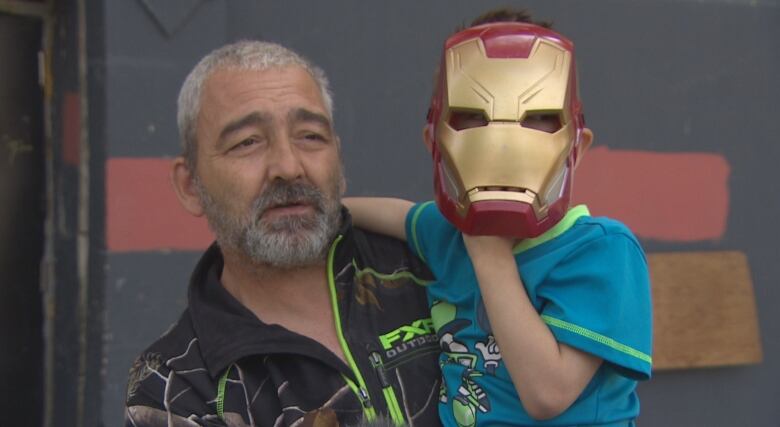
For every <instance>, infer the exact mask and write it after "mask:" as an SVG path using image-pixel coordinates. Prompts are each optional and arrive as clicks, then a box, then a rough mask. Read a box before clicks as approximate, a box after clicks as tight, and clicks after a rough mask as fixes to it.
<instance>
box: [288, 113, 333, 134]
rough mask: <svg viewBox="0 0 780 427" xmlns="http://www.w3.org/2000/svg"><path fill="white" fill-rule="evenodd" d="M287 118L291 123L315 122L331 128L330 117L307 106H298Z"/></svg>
mask: <svg viewBox="0 0 780 427" xmlns="http://www.w3.org/2000/svg"><path fill="white" fill-rule="evenodd" d="M287 120H288V121H289V122H290V123H296V122H315V123H319V124H321V125H323V126H325V127H326V128H328V129H331V123H330V119H329V118H328V117H327V116H325V115H324V114H320V113H315V112H314V111H311V110H307V109H305V108H296V109H294V110H292V111H290V112H289V113H288V115H287Z"/></svg>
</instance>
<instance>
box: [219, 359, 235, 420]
mask: <svg viewBox="0 0 780 427" xmlns="http://www.w3.org/2000/svg"><path fill="white" fill-rule="evenodd" d="M232 367H233V365H232V364H231V365H230V366H228V367H227V369H225V373H224V374H222V375H221V376H220V377H219V382H218V383H217V416H218V417H219V419H220V420H222V421H225V385H226V384H227V379H228V375H229V374H230V368H232Z"/></svg>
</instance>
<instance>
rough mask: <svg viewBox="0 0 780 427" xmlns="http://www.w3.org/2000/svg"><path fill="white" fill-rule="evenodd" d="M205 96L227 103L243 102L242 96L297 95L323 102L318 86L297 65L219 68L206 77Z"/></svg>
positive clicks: (307, 73) (306, 72) (309, 75)
mask: <svg viewBox="0 0 780 427" xmlns="http://www.w3.org/2000/svg"><path fill="white" fill-rule="evenodd" d="M202 96H203V97H204V98H205V97H212V98H216V99H220V100H222V101H223V102H228V103H232V102H233V101H241V100H242V99H243V97H253V96H254V97H259V96H269V97H283V96H298V97H302V98H308V99H309V100H310V101H316V102H318V103H320V104H322V103H323V100H322V96H321V93H320V88H319V85H318V84H317V82H316V81H315V80H314V78H313V77H312V76H311V74H309V72H308V71H306V70H305V69H304V68H302V67H300V66H298V65H285V66H273V67H268V68H258V69H255V68H235V67H223V68H219V69H217V70H215V71H214V72H212V73H211V74H210V75H209V76H208V78H206V80H205V82H204V89H203V94H202Z"/></svg>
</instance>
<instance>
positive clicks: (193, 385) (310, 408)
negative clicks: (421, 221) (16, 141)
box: [126, 41, 439, 426]
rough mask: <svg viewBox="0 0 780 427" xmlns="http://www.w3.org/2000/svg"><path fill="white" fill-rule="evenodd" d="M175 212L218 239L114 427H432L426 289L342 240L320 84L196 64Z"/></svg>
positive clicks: (186, 98) (306, 74) (403, 258)
mask: <svg viewBox="0 0 780 427" xmlns="http://www.w3.org/2000/svg"><path fill="white" fill-rule="evenodd" d="M178 108H179V111H178V124H179V131H180V134H181V137H182V142H183V146H184V153H183V155H182V156H181V157H179V158H177V159H175V160H174V162H173V167H172V172H171V180H172V182H173V186H174V189H175V191H176V194H177V196H178V198H179V201H180V202H181V204H182V205H183V206H184V208H185V209H186V210H187V211H188V212H190V213H191V214H193V215H195V216H201V215H205V216H206V218H207V219H208V222H209V226H210V227H211V229H212V230H213V231H214V233H215V234H216V237H217V242H216V243H215V244H213V245H212V246H211V247H210V248H209V249H208V250H207V251H206V253H205V254H204V255H203V257H202V259H201V260H200V262H199V264H198V265H197V267H196V268H195V271H194V273H193V275H192V279H191V283H190V287H189V302H188V308H187V310H186V311H185V312H184V313H183V314H182V316H181V318H180V319H179V321H178V322H177V323H176V324H175V325H174V326H173V327H172V328H171V330H170V331H168V332H167V333H166V334H165V335H164V336H163V337H161V338H160V339H159V340H158V341H157V342H155V343H154V344H152V346H150V347H149V348H148V349H147V350H146V351H144V352H143V353H142V354H141V355H140V356H139V357H138V359H137V360H136V362H135V363H134V365H133V367H132V369H131V372H130V379H129V384H128V396H127V410H126V425H128V426H142V425H143V426H150V425H228V426H243V425H256V426H279V425H336V423H338V424H340V425H349V424H354V423H357V422H360V421H361V420H368V421H370V420H372V419H375V418H377V417H382V416H386V417H388V418H391V419H392V420H393V422H394V423H395V424H396V425H401V424H403V423H405V422H407V423H410V424H412V423H417V424H418V425H424V426H428V425H435V424H437V423H438V418H437V415H436V404H435V402H436V394H437V393H438V390H439V372H438V367H437V364H436V356H437V351H438V344H437V339H436V336H435V334H434V332H433V327H432V324H431V321H430V315H429V312H428V307H427V301H426V299H425V294H424V290H423V288H422V287H421V286H418V284H421V283H425V281H426V280H429V279H431V277H430V273H428V272H427V270H425V268H424V267H422V264H421V263H420V262H419V260H417V259H416V258H414V257H413V256H411V255H410V254H409V252H408V251H407V250H406V249H405V246H404V244H403V243H401V242H398V241H395V240H392V239H389V238H386V237H381V236H377V235H373V234H368V233H365V232H362V231H360V230H356V229H353V228H352V227H351V222H350V218H349V214H348V213H347V212H346V210H344V209H342V208H341V204H340V198H341V195H342V193H343V191H344V186H345V181H344V177H343V175H342V170H341V162H340V159H339V145H340V141H339V139H338V137H337V136H336V134H335V132H334V128H333V114H332V108H333V107H332V100H331V95H330V93H329V90H328V81H327V79H326V78H325V75H324V73H323V72H322V71H321V70H320V69H318V68H316V67H314V66H312V65H311V64H310V63H308V62H307V61H306V60H304V59H303V58H301V57H300V56H298V55H297V54H295V53H294V52H291V51H290V50H288V49H285V48H283V47H281V46H279V45H276V44H271V43H263V42H249V41H244V42H238V43H235V44H232V45H227V46H224V47H222V48H220V49H218V50H216V51H214V52H212V53H210V54H209V55H207V56H206V57H205V58H203V59H202V60H201V61H200V63H198V65H197V66H196V67H195V68H194V69H193V71H192V72H191V73H190V75H189V76H188V77H187V79H186V80H185V82H184V85H183V87H182V89H181V93H180V95H179V104H178Z"/></svg>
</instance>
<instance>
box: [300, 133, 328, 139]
mask: <svg viewBox="0 0 780 427" xmlns="http://www.w3.org/2000/svg"><path fill="white" fill-rule="evenodd" d="M303 138H304V139H308V140H309V141H326V138H325V137H324V136H323V135H320V134H318V133H307V134H304V135H303Z"/></svg>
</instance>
